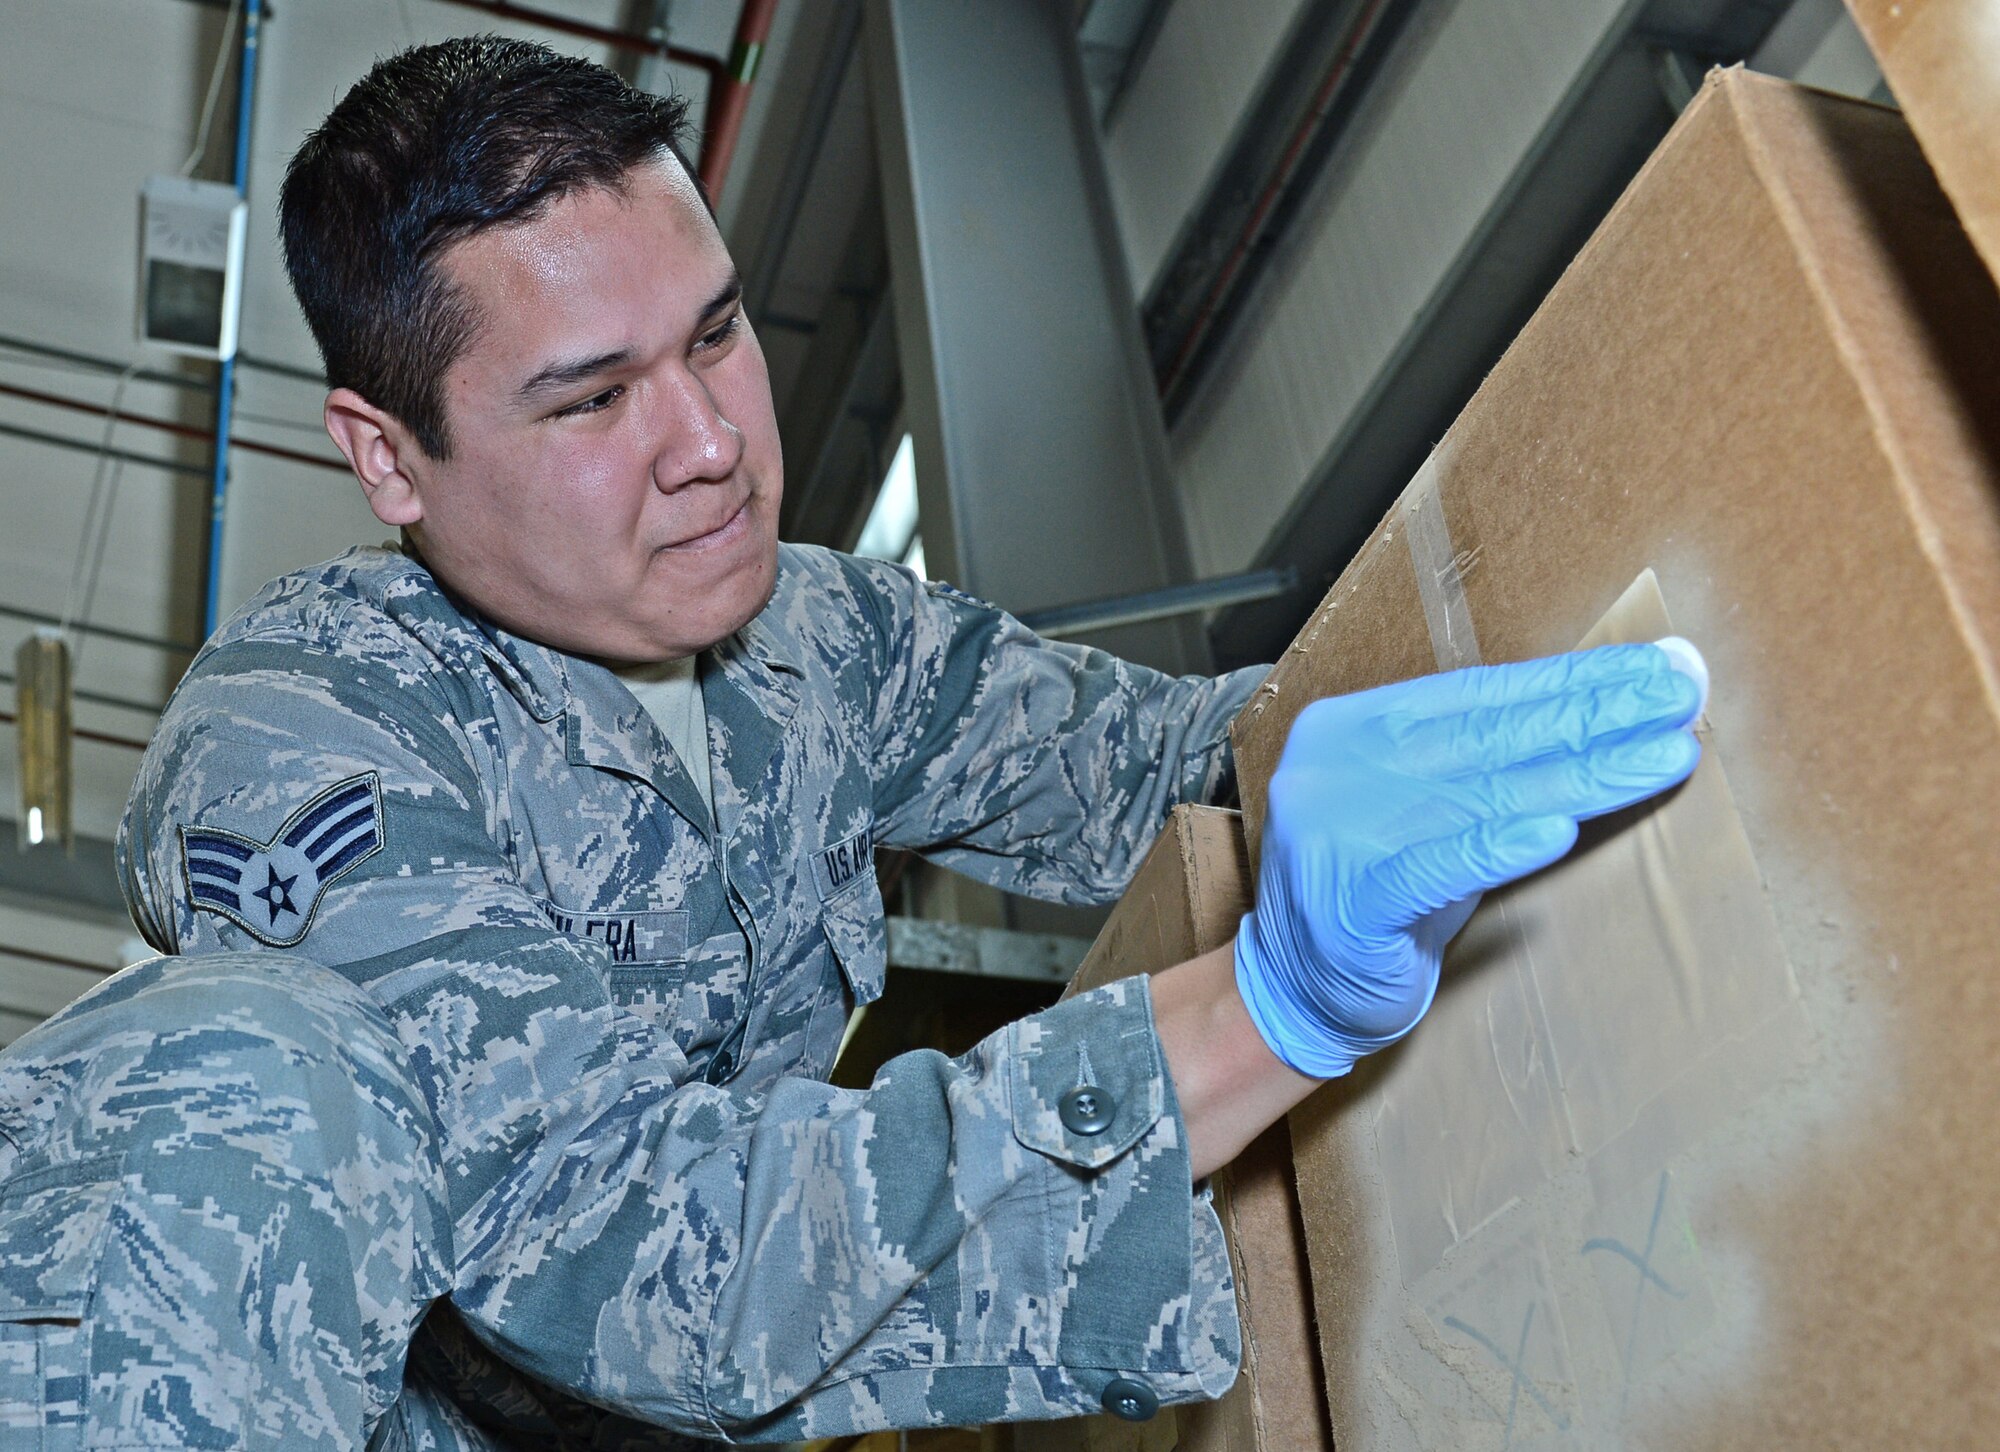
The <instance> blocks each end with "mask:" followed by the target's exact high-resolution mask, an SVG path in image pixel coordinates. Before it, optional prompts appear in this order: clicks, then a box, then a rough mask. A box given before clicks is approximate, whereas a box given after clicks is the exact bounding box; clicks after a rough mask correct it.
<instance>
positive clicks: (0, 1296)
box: [0, 1155, 123, 1321]
mask: <svg viewBox="0 0 2000 1452" xmlns="http://www.w3.org/2000/svg"><path fill="white" fill-rule="evenodd" d="M122 1162H123V1157H122V1156H119V1155H100V1156H98V1157H97V1158H95V1159H89V1160H80V1161H77V1162H76V1163H73V1164H66V1165H51V1166H49V1167H48V1168H46V1169H41V1170H34V1171H31V1172H30V1173H28V1174H25V1175H17V1176H15V1177H14V1178H13V1179H11V1180H9V1181H7V1182H6V1183H5V1184H0V1321H32V1320H38V1319H43V1318H61V1319H65V1320H73V1319H81V1318H82V1316H83V1314H84V1311H85V1309H86V1308H87V1307H88V1305H89V1302H90V1293H91V1290H92V1289H93V1287H94V1286H95V1285H96V1283H97V1265H98V1261H99V1260H100V1259H101V1257H102V1254H103V1248H104V1235H105V1231H106V1229H107V1227H108V1226H109V1225H110V1223H111V1207H112V1205H113V1204H115V1203H116V1202H117V1199H118V1194H119V1188H120V1185H119V1178H118V1177H119V1170H120V1167H121V1165H122Z"/></svg>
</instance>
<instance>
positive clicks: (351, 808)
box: [180, 771, 382, 948]
mask: <svg viewBox="0 0 2000 1452" xmlns="http://www.w3.org/2000/svg"><path fill="white" fill-rule="evenodd" d="M180 836H181V873H182V875H183V876H184V877H185V878H186V881H187V893H188V900H189V901H190V902H191V903H193V905H194V907H195V910H196V911H197V912H208V913H214V914H215V915H216V916H218V917H224V918H227V919H229V921H231V922H232V923H235V924H236V926H238V927H239V928H241V929H243V931H245V932H246V933H248V934H249V935H250V936H251V937H253V938H255V939H256V940H257V941H258V942H260V943H265V944H268V945H269V946H271V947H273V948H289V947H291V946H292V944H294V943H296V942H298V941H299V939H301V938H303V937H304V936H305V935H306V930H307V929H308V928H310V927H311V926H312V922H313V915H314V914H315V913H317V912H318V911H319V904H320V899H321V898H323V897H324V896H325V895H326V890H327V888H329V887H331V886H332V885H333V883H334V881H335V880H336V879H337V878H339V877H340V876H341V875H342V874H344V873H348V872H352V871H353V870H354V869H355V867H357V866H358V865H359V864H361V863H362V862H365V861H367V860H368V858H370V857H372V856H374V855H375V853H377V852H379V851H381V850H382V784H381V781H380V779H379V778H378V777H377V776H376V774H375V773H374V772H372V771H368V772H363V773H361V774H360V775H359V776H350V777H348V778H347V779H346V780H345V781H337V782H335V783H334V784H333V785H332V786H330V787H328V788H326V790H324V791H322V792H319V793H317V794H315V795H314V796H313V797H312V798H311V799H310V800H309V801H307V802H305V803H303V804H302V805H301V806H299V807H298V808H297V809H296V810H295V811H293V813H292V814H291V815H290V816H289V817H286V818H285V820H284V821H283V822H281V823H279V824H278V830H277V831H276V832H275V833H273V834H272V836H271V840H270V841H268V842H259V841H258V840H257V839H256V838H255V837H245V836H243V835H241V834H240V833H236V832H230V831H227V830H224V829H223V828H220V827H182V828H181V833H180Z"/></svg>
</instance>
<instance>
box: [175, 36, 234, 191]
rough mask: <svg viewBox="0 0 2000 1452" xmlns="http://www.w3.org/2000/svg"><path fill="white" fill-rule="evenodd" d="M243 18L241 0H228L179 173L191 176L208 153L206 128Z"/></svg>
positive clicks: (212, 116)
mask: <svg viewBox="0 0 2000 1452" xmlns="http://www.w3.org/2000/svg"><path fill="white" fill-rule="evenodd" d="M242 19H243V0H229V18H228V19H227V20H225V21H224V22H223V24H222V42H221V44H219V45H217V46H216V48H215V64H214V65H213V66H212V67H210V69H209V72H208V98H207V99H206V100H204V101H203V102H202V103H201V126H200V129H199V130H198V131H197V132H196V135H195V141H194V150H193V151H190V152H189V153H188V158H187V160H186V161H184V162H182V163H181V175H182V176H193V175H194V172H195V168H196V167H198V166H200V165H201V159H202V157H204V156H205V155H207V154H208V128H209V125H210V123H212V122H213V121H214V120H215V98H216V97H217V96H220V95H221V94H222V75H223V72H224V71H226V70H228V69H229V52H230V49H231V48H232V46H233V45H234V44H235V41H236V27H237V25H238V24H239V23H240V22H241V21H242Z"/></svg>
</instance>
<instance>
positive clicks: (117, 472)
mask: <svg viewBox="0 0 2000 1452" xmlns="http://www.w3.org/2000/svg"><path fill="white" fill-rule="evenodd" d="M138 371H139V365H138V364H137V363H134V364H132V365H131V366H130V367H128V368H127V369H126V370H125V371H124V372H123V373H121V374H119V375H118V383H117V386H116V387H115V388H113V389H112V390H111V406H110V407H109V408H107V409H106V410H105V411H104V433H103V434H102V435H101V436H100V437H99V439H98V442H97V468H96V471H95V472H94V473H93V474H92V475H91V480H90V501H89V503H88V504H86V505H85V506H84V513H83V530H82V532H81V533H80V534H79V535H78V537H77V542H76V562H75V563H74V564H73V565H71V566H70V572H69V589H68V590H67V591H66V592H65V594H64V596H63V613H62V621H61V623H60V624H59V625H58V626H57V629H58V630H59V631H60V632H61V633H62V634H63V635H65V636H68V637H70V638H71V640H72V644H71V647H70V659H71V669H72V670H74V669H75V668H76V666H77V665H78V664H80V663H81V661H82V660H83V634H82V632H81V631H79V630H76V629H75V628H74V627H75V626H76V625H78V624H79V623H82V622H87V621H88V620H89V619H90V605H91V601H92V600H93V599H95V598H96V595H97V580H98V575H99V572H100V571H101V570H102V569H103V568H104V546H105V542H106V541H107V540H108V539H110V537H111V509H112V506H113V505H114V504H115V503H116V502H117V500H118V481H119V478H120V476H121V475H123V473H124V472H125V461H124V459H122V458H116V457H113V455H112V451H111V438H112V435H113V433H114V432H115V431H116V430H117V428H118V411H119V409H120V408H121V407H122V406H123V405H124V402H125V386H126V385H127V384H128V383H130V382H131V381H132V375H133V374H134V373H137V372H138ZM107 470H108V471H109V472H108V474H107ZM79 587H81V590H82V598H81V600H80V601H79V599H78V589H79Z"/></svg>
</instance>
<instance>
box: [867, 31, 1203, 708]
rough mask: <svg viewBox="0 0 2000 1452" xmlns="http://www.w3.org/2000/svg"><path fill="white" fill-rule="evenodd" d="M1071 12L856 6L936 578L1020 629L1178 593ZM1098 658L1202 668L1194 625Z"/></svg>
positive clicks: (1128, 297)
mask: <svg viewBox="0 0 2000 1452" xmlns="http://www.w3.org/2000/svg"><path fill="white" fill-rule="evenodd" d="M1075 13H1076V12H1075V6H1074V4H1072V3H1066V0H1016V3H1010V4H1006V5H940V4H937V3H935V0H869V4H868V8H867V11H866V14H865V18H864V22H863V35H862V43H863V46H864V48H865V51H866V54H867V57H868V71H869V83H870V88H871V96H872V100H873V101H874V106H873V115H874V121H875V127H876V133H877V137H878V143H879V144H878V151H879V156H880V161H881V167H882V188H883V198H884V213H885V217H886V220H887V225H888V235H889V257H890V274H891V283H892V287H893V291H894V298H895V313H896V336H897V343H898V351H899V353H900V354H901V357H902V364H903V403H904V411H905V417H906V419H907V421H908V423H909V426H910V432H911V435H912V437H913V439H914V441H915V449H916V463H917V492H918V499H919V504H920V510H921V514H922V520H923V524H922V529H923V538H924V552H925V555H926V557H927V559H928V561H929V562H930V567H931V571H932V573H933V574H936V575H939V576H941V577H943V578H945V579H948V580H950V581H952V582H953V583H954V584H957V585H959V586H962V587H963V588H965V589H967V590H969V591H971V592H972V593H974V594H976V595H981V596H984V597H985V598H987V599H990V600H993V601H995V602H996V603H998V604H1000V605H1003V606H1005V607H1007V608H1008V609H1010V610H1013V611H1015V612H1017V613H1022V612H1027V611H1031V610H1035V609H1038V608H1042V607H1046V606H1052V605H1062V604H1067V603H1069V602H1071V601H1074V600H1078V599H1089V598H1094V597H1099V596H1109V595H1124V594H1133V593H1136V592H1139V591H1142V590H1153V589H1158V588H1161V587H1162V586H1166V585H1175V584H1181V583H1184V582H1186V581H1187V580H1190V579H1191V578H1193V571H1192V569H1191V568H1190V566H1189V563H1188V555H1187V547H1186V540H1185V536H1184V534H1183V531H1182V527H1181V521H1180V515H1179V510H1178V504H1177V501H1176V498H1175V495H1174V492H1173V489H1172V486H1171V481H1170V473H1169V468H1168V461H1167V451H1166V435H1165V431H1164V428H1163V426H1162V423H1161V419H1160V408H1159V399H1158V397H1157V395H1156V393H1155V391H1154V388H1153V384H1152V379H1151V375H1150V371H1149V368H1148V365H1147V360H1146V354H1145V345H1144V341H1143V339H1142V338H1141V336H1140V331H1139V325H1138V315H1137V310H1136V308H1135V307H1134V304H1133V299H1132V286H1131V281H1130V279H1129V278H1128V277H1127V275H1126V272H1125V258H1124V251H1123V249H1122V247H1121V246H1120V244H1119V241H1118V236H1117V231H1116V227H1115V224H1114V220H1113V218H1112V215H1111V206H1110V200H1109V195H1108V188H1107V186H1106V183H1105V178H1104V170H1103V159H1102V157H1101V156H1100V155H1099V152H1098V143H1097V133H1096V126H1095V122H1094V121H1093V119H1092V115H1091V109H1090V98H1089V95H1088V93H1087V91H1086V89H1085V85H1084V80H1083V72H1082V65H1081V62H1080V60H1079V58H1078V54H1077V46H1076V36H1075V30H1074V27H1075ZM1100 643H1103V644H1107V645H1111V646H1113V647H1114V648H1116V649H1118V650H1119V651H1120V653H1122V654H1125V655H1128V656H1131V657H1134V658H1137V659H1141V660H1145V661H1147V662H1148V663H1150V664H1154V665H1158V666H1161V667H1163V668H1165V669H1169V670H1175V671H1186V670H1199V669H1203V668H1205V667H1206V665H1207V661H1208V653H1207V645H1206V642H1205V640H1204V639H1203V638H1202V635H1201V632H1200V630H1199V629H1198V628H1197V627H1196V625H1195V623H1194V622H1192V621H1189V620H1175V621H1166V622H1158V623H1154V624H1150V625H1140V626H1133V627H1130V628H1128V629H1125V630H1122V631H1120V632H1119V633H1118V635H1117V636H1116V637H1115V639H1107V640H1104V641H1102V642H1100Z"/></svg>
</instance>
